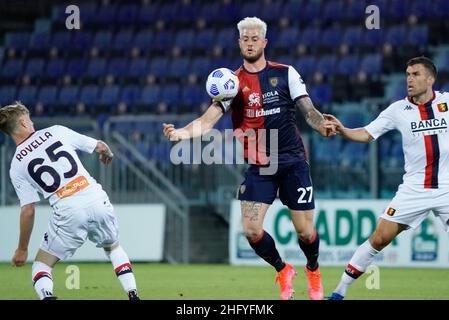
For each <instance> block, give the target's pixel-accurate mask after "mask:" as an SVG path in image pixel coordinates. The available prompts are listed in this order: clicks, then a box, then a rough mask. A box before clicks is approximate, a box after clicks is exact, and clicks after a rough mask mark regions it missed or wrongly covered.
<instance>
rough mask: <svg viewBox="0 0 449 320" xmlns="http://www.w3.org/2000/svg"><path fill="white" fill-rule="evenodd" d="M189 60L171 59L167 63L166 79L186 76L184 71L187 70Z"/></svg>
mask: <svg viewBox="0 0 449 320" xmlns="http://www.w3.org/2000/svg"><path fill="white" fill-rule="evenodd" d="M189 65H190V59H189V58H178V59H173V60H172V61H171V62H170V63H169V68H168V72H167V76H168V77H174V78H182V77H185V76H186V70H188V69H189Z"/></svg>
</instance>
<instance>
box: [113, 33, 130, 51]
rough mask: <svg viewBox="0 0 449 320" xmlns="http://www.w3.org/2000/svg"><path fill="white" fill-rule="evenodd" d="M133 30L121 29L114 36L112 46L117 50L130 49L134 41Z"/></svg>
mask: <svg viewBox="0 0 449 320" xmlns="http://www.w3.org/2000/svg"><path fill="white" fill-rule="evenodd" d="M133 37H134V34H133V31H132V30H128V29H126V30H120V31H119V32H118V33H117V34H116V35H115V37H114V40H113V44H112V48H114V49H115V50H128V49H129V48H131V45H132V43H133Z"/></svg>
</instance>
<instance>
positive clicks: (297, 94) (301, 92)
mask: <svg viewBox="0 0 449 320" xmlns="http://www.w3.org/2000/svg"><path fill="white" fill-rule="evenodd" d="M288 88H289V90H290V97H291V98H292V100H293V101H295V100H296V99H298V98H301V97H304V96H308V95H309V94H308V93H307V90H306V84H305V83H304V80H302V78H301V76H300V75H299V73H298V71H296V69H295V68H293V67H292V66H289V67H288Z"/></svg>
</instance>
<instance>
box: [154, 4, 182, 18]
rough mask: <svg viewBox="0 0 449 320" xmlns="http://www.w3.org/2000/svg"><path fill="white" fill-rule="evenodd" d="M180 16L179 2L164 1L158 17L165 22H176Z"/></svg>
mask: <svg viewBox="0 0 449 320" xmlns="http://www.w3.org/2000/svg"><path fill="white" fill-rule="evenodd" d="M177 16H178V3H176V2H171V3H164V4H162V5H161V6H160V8H159V15H158V19H162V20H164V21H165V22H169V23H172V22H175V21H176V19H177Z"/></svg>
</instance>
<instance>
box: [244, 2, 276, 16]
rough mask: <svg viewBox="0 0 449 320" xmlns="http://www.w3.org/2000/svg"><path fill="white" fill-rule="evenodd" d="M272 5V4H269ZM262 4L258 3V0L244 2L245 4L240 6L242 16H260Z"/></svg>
mask: <svg viewBox="0 0 449 320" xmlns="http://www.w3.org/2000/svg"><path fill="white" fill-rule="evenodd" d="M267 6H270V5H267ZM260 7H261V5H260V4H259V3H257V1H254V2H252V1H248V2H246V3H243V5H242V6H241V7H240V16H241V17H254V16H256V17H258V16H260V15H259V9H260Z"/></svg>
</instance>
